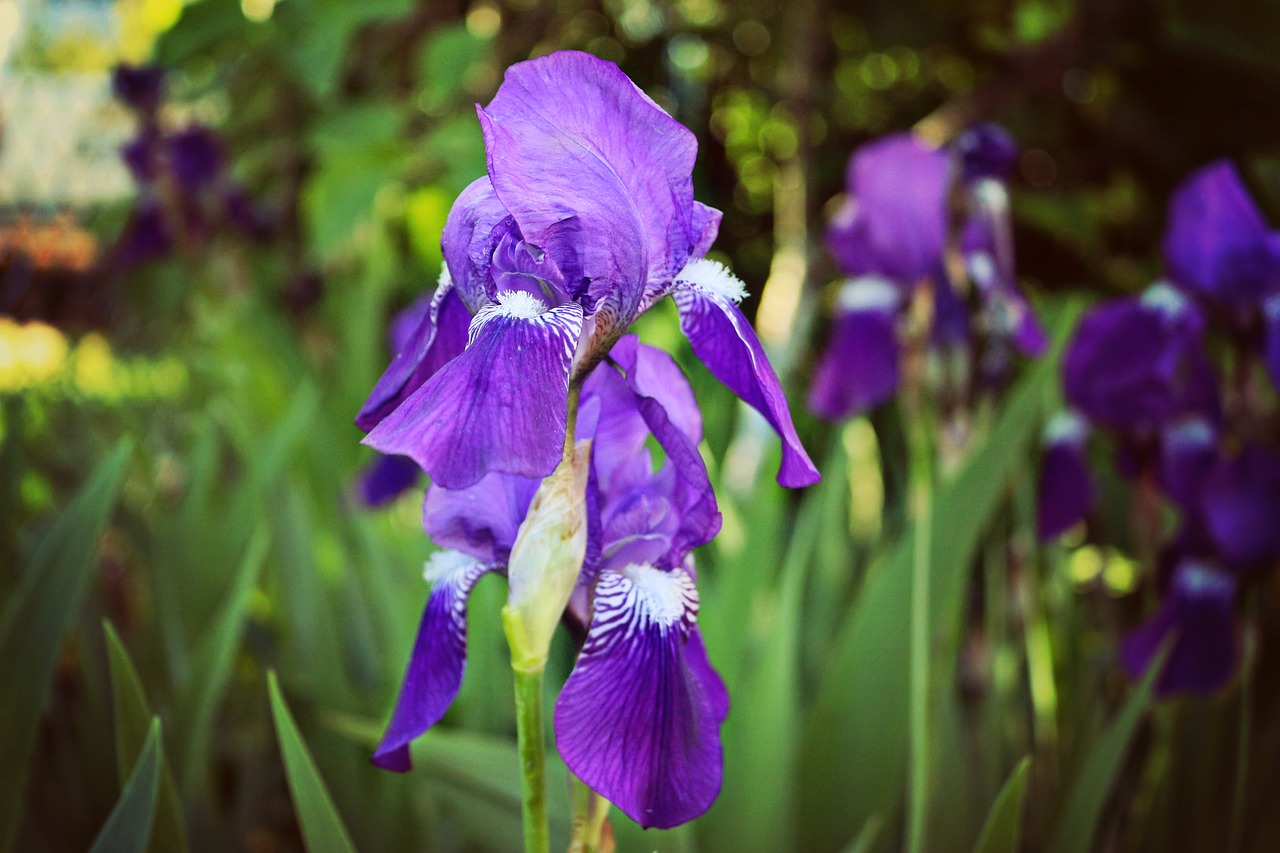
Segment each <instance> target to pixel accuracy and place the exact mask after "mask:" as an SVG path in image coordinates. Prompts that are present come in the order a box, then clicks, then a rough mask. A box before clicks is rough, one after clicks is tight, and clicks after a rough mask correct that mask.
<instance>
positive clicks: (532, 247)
mask: <svg viewBox="0 0 1280 853" xmlns="http://www.w3.org/2000/svg"><path fill="white" fill-rule="evenodd" d="M478 115H479V118H480V124H481V127H482V129H483V131H484V138H485V149H486V154H487V160H488V175H487V176H486V177H484V178H480V179H479V180H477V181H476V182H475V183H473V184H472V185H471V186H470V187H468V188H467V189H466V190H465V191H463V193H462V194H461V195H460V196H459V197H458V199H457V201H456V202H455V203H454V206H453V209H452V210H451V211H450V213H449V217H448V220H447V222H446V224H445V230H444V235H443V238H442V248H443V252H444V257H445V263H446V269H447V274H448V278H447V280H446V281H444V282H443V283H442V285H441V287H440V289H439V290H438V291H437V298H436V304H435V305H433V307H432V312H431V314H432V317H431V323H430V329H424V330H423V331H422V333H421V334H417V335H416V336H415V341H414V342H413V344H412V345H411V346H410V347H409V348H407V349H406V351H405V352H404V353H402V354H401V356H400V357H398V358H397V359H396V361H395V362H393V363H392V365H391V366H390V367H389V368H388V370H387V373H386V374H384V376H383V377H382V378H381V379H380V380H379V382H378V384H377V386H376V387H375V388H374V392H373V394H372V395H371V396H370V398H369V400H368V401H367V402H366V404H365V406H364V408H363V409H362V410H361V412H360V415H359V416H358V418H357V420H356V423H357V425H359V426H360V427H361V428H362V429H365V430H367V431H369V435H368V436H367V437H366V439H365V441H366V443H367V444H369V445H371V446H372V447H374V448H376V449H378V450H381V451H383V452H387V453H398V454H402V455H405V456H409V457H412V458H413V459H415V460H416V461H417V462H418V463H419V464H420V465H421V466H422V467H423V469H424V470H426V471H427V473H428V474H430V475H431V478H432V480H433V482H435V483H436V484H438V485H440V486H443V487H445V488H450V489H462V488H466V487H468V486H471V485H473V484H475V483H477V482H479V481H480V480H481V479H482V478H483V477H485V476H486V475H488V474H491V473H494V472H499V473H505V474H513V475H518V476H523V477H544V476H546V475H548V474H550V473H551V471H552V470H553V469H554V468H555V467H556V465H557V464H558V462H559V461H560V457H561V449H562V446H563V438H564V432H565V427H566V424H567V420H566V417H567V406H568V399H569V394H570V385H571V383H576V382H581V381H582V380H583V379H584V378H585V377H586V376H587V375H588V374H589V373H590V372H591V370H592V368H593V367H594V366H595V365H596V363H598V362H599V360H600V359H601V358H603V357H604V355H605V353H607V352H608V351H609V350H610V349H611V348H612V347H613V345H614V344H615V343H616V342H617V341H618V340H619V339H620V338H621V336H622V335H623V333H625V331H626V330H627V328H628V327H629V326H630V325H631V323H632V322H633V321H634V320H635V318H636V317H637V316H639V314H640V313H641V312H643V311H644V310H646V309H648V308H649V307H650V306H651V305H653V304H654V303H655V302H656V301H658V300H659V299H662V298H664V297H666V296H672V297H673V298H674V300H675V302H676V306H677V308H678V310H679V314H680V325H681V328H682V330H683V331H684V333H685V334H686V336H687V337H688V338H689V341H690V343H691V344H692V346H693V351H694V353H695V355H697V356H698V358H699V359H701V360H702V361H703V363H704V364H706V366H707V367H708V368H709V369H710V370H711V372H712V373H713V374H714V375H715V376H716V377H717V378H719V379H720V380H721V381H722V382H724V383H725V384H726V385H727V386H728V387H729V388H730V390H732V391H733V392H734V393H735V394H737V395H738V396H739V397H741V398H742V399H743V400H745V401H746V402H747V403H749V404H751V405H752V406H754V407H755V408H756V409H758V410H759V411H760V412H761V413H762V414H763V415H764V416H765V418H766V419H767V420H768V421H769V423H770V424H771V425H772V426H773V427H774V428H775V429H776V430H777V431H778V433H779V434H780V435H781V436H782V438H783V454H782V466H781V470H780V471H779V475H778V481H779V483H781V484H783V485H787V486H799V485H807V484H809V483H813V482H816V481H817V479H818V472H817V470H816V469H815V468H814V466H813V463H812V462H811V461H810V460H809V458H808V455H807V454H806V453H805V451H804V448H803V446H802V445H801V444H800V441H799V438H798V437H797V436H796V433H795V428H794V427H793V425H792V421H791V415H790V411H789V409H788V408H787V404H786V400H785V398H784V397H783V395H782V391H781V387H780V385H779V382H778V379H777V376H776V375H775V374H774V372H773V369H772V367H770V365H769V362H768V360H767V358H766V357H765V355H764V351H763V349H762V347H761V345H760V342H759V340H758V339H757V337H756V335H755V332H754V330H753V329H752V328H751V326H750V324H749V323H748V322H747V320H746V318H745V317H744V316H743V315H742V313H741V312H740V311H739V309H738V307H737V302H738V301H739V300H740V299H741V297H742V296H743V293H744V290H743V286H742V283H741V282H739V281H738V280H737V279H735V278H733V276H732V275H730V274H729V273H728V272H727V271H726V270H725V269H724V268H723V267H721V266H720V265H718V264H715V263H713V262H710V261H706V260H703V259H702V257H703V255H704V254H705V253H706V252H707V250H708V249H709V248H710V246H711V243H712V242H713V241H714V239H715V236H716V232H717V230H718V227H719V222H720V213H719V212H718V211H715V210H713V209H711V208H709V207H706V206H705V205H703V204H701V203H699V202H696V201H694V199H693V183H692V178H691V172H692V168H693V161H694V157H695V155H696V153H697V143H696V140H695V139H694V137H693V134H691V133H690V132H689V131H688V130H687V129H685V128H684V127H683V126H681V125H680V124H679V122H677V121H675V120H674V119H673V118H671V117H670V116H669V115H667V114H666V113H665V112H663V111H662V109H661V108H659V107H658V106H657V105H656V104H655V103H654V102H653V101H652V100H650V99H649V98H648V97H647V96H646V95H645V94H644V93H643V92H641V91H640V90H639V89H638V88H636V87H635V85H634V84H633V83H632V82H631V81H630V80H629V79H628V78H627V77H626V75H624V74H623V73H622V72H621V71H620V70H619V69H618V67H617V66H616V65H614V64H612V63H609V62H605V61H602V60H599V59H596V58H594V57H592V56H589V55H587V54H582V53H576V52H560V53H555V54H552V55H549V56H546V57H542V58H539V59H535V60H531V61H529V62H523V63H519V64H517V65H515V66H512V67H511V68H510V69H508V71H507V74H506V77H505V79H504V82H503V84H502V86H501V87H500V88H499V90H498V93H497V95H496V96H495V97H494V99H493V101H492V102H491V103H490V104H489V105H488V106H487V107H485V108H483V109H481V110H479V111H478ZM425 325H426V324H424V326H425Z"/></svg>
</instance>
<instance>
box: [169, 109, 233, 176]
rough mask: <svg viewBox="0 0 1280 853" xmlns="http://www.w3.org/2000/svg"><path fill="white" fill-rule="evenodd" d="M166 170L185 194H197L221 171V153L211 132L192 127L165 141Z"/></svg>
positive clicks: (194, 125)
mask: <svg viewBox="0 0 1280 853" xmlns="http://www.w3.org/2000/svg"><path fill="white" fill-rule="evenodd" d="M166 141H167V143H168V149H169V168H170V169H172V171H173V177H174V179H175V180H176V181H177V182H178V184H179V185H180V186H181V187H182V188H183V189H184V190H186V191H187V192H196V191H198V190H200V189H201V188H203V187H205V186H206V185H208V184H210V183H212V182H213V181H214V180H216V179H217V178H218V176H219V174H220V173H221V172H222V151H221V147H220V146H219V144H218V138H217V136H216V135H215V134H214V132H213V131H212V130H210V129H209V128H207V127H203V126H201V125H198V124H193V125H192V126H191V127H188V128H187V129H186V130H181V131H178V132H177V133H175V134H173V135H171V136H170V137H169V138H168V140H166Z"/></svg>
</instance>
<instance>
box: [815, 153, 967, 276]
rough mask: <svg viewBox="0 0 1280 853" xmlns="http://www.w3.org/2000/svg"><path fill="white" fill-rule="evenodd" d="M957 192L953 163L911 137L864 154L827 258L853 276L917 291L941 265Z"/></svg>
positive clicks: (856, 162)
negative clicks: (949, 207) (949, 205)
mask: <svg viewBox="0 0 1280 853" xmlns="http://www.w3.org/2000/svg"><path fill="white" fill-rule="evenodd" d="M950 187H951V158H950V156H949V155H948V154H947V152H946V151H943V150H941V149H937V148H931V147H930V146H928V145H926V144H925V143H924V142H923V141H921V140H920V139H919V138H918V137H917V136H915V135H914V134H912V133H896V134H892V135H890V136H886V137H884V138H883V139H878V140H876V141H874V142H870V143H868V144H866V145H864V146H862V147H861V148H859V149H858V150H857V151H855V152H854V153H853V156H852V157H850V158H849V167H848V171H847V172H846V173H845V190H846V192H847V193H848V197H847V198H846V200H845V202H844V204H843V205H841V207H840V208H839V210H837V211H836V214H835V216H834V217H832V219H831V223H830V225H829V226H828V227H827V248H828V250H829V251H830V252H831V254H832V256H833V257H834V258H835V259H836V263H838V264H839V265H840V268H841V269H842V270H843V271H844V272H845V274H847V275H850V276H878V277H881V278H887V279H889V280H891V281H896V282H899V283H902V284H904V285H913V284H915V283H916V282H917V281H919V280H920V279H922V278H925V277H926V276H930V275H932V274H933V273H934V272H935V271H936V270H937V269H938V268H939V267H940V266H941V265H942V261H943V252H944V250H945V249H946V245H947V231H948V228H947V196H948V194H949V193H950Z"/></svg>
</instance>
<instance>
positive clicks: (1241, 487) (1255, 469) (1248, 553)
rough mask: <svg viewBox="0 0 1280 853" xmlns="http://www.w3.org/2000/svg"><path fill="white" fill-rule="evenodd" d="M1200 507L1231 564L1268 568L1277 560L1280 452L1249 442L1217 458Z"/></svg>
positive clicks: (1206, 479) (1279, 549)
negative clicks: (1230, 455) (1236, 452)
mask: <svg viewBox="0 0 1280 853" xmlns="http://www.w3.org/2000/svg"><path fill="white" fill-rule="evenodd" d="M1201 507H1202V510H1203V513H1204V519H1205V525H1206V526H1207V528H1208V530H1209V535H1210V536H1211V537H1212V539H1213V542H1214V544H1215V545H1216V546H1217V550H1218V553H1219V554H1220V555H1221V557H1222V559H1223V561H1224V562H1225V563H1227V565H1228V566H1229V567H1231V568H1235V569H1241V570H1248V569H1254V570H1257V569H1270V568H1273V567H1274V566H1275V564H1276V562H1277V560H1280V457H1277V456H1276V455H1275V454H1274V453H1272V452H1271V451H1269V450H1267V449H1266V448H1263V447H1260V446H1258V445H1249V446H1247V447H1245V449H1244V451H1243V452H1241V453H1240V454H1239V455H1238V456H1236V457H1235V458H1232V459H1222V460H1219V461H1218V463H1217V464H1216V465H1214V466H1213V468H1212V470H1211V471H1209V472H1208V473H1207V474H1206V475H1205V477H1204V480H1203V493H1202V497H1201Z"/></svg>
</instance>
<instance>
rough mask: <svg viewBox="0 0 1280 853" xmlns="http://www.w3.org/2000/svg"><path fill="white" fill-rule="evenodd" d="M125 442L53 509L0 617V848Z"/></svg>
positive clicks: (14, 822) (92, 561) (90, 569)
mask: <svg viewBox="0 0 1280 853" xmlns="http://www.w3.org/2000/svg"><path fill="white" fill-rule="evenodd" d="M130 449H131V448H130V445H129V443H127V442H125V443H122V444H120V445H119V446H118V447H117V448H116V449H115V451H114V452H113V453H112V454H111V455H110V456H108V457H107V458H106V459H105V460H103V461H102V463H101V464H99V465H98V467H97V469H96V470H95V471H94V473H93V476H92V477H91V478H90V479H89V482H88V484H87V485H85V487H84V488H83V489H82V490H81V491H80V492H79V494H77V495H76V497H75V498H74V499H73V500H72V501H71V503H70V504H69V505H68V506H67V508H66V510H64V511H63V513H62V514H61V515H59V516H58V518H57V520H56V521H54V523H53V525H52V526H51V527H50V528H49V532H48V533H47V534H46V535H45V537H44V539H43V540H42V541H41V542H40V545H39V547H37V548H36V551H35V554H34V555H33V556H32V558H31V560H30V562H29V563H28V564H27V569H26V572H25V573H24V574H23V575H22V580H21V581H20V583H19V584H18V588H17V590H16V591H15V592H14V594H13V597H12V598H11V599H10V600H9V603H8V605H7V606H6V607H5V609H4V614H3V616H0V661H4V666H3V667H0V768H4V771H3V772H0V850H8V849H9V848H10V847H11V846H12V844H13V843H14V841H15V838H16V833H17V829H18V823H19V822H20V817H21V814H20V807H21V804H22V794H23V791H24V790H25V788H26V777H27V765H28V764H29V762H30V759H31V752H32V749H33V748H34V746H35V736H36V726H37V724H38V723H39V721H40V715H41V713H42V711H43V709H44V705H45V697H46V696H47V694H48V690H49V683H50V681H51V680H52V679H53V672H54V668H55V667H56V666H57V661H58V653H59V651H60V650H61V649H62V643H63V639H64V638H65V636H66V634H67V632H68V631H69V630H70V629H71V626H72V624H74V622H75V620H76V619H77V618H78V617H79V615H80V609H81V607H82V605H83V603H84V599H85V595H86V594H87V592H88V589H89V582H90V579H91V578H92V577H93V573H94V569H95V568H96V566H97V560H96V557H97V551H98V540H99V538H100V537H101V536H102V531H103V529H104V528H105V527H106V524H107V517H108V516H109V515H110V513H111V509H112V507H114V506H115V503H116V497H117V495H118V494H119V491H120V484H121V482H122V481H123V479H124V472H125V463H126V462H127V461H128V458H129V453H130Z"/></svg>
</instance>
